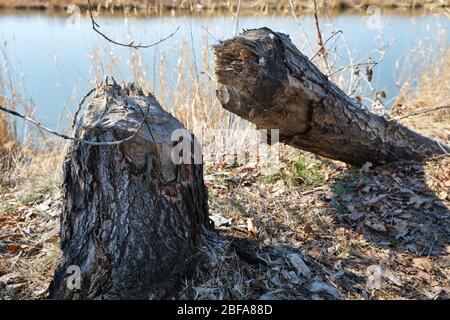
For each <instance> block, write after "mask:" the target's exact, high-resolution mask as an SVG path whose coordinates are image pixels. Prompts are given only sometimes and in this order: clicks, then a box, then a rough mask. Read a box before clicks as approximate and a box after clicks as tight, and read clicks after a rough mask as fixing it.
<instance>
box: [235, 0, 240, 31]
mask: <svg viewBox="0 0 450 320" xmlns="http://www.w3.org/2000/svg"><path fill="white" fill-rule="evenodd" d="M237 1H238V3H237V12H236V29H235V30H234V35H235V36H237V34H238V31H239V14H240V13H241V0H237Z"/></svg>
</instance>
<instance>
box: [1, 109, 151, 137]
mask: <svg viewBox="0 0 450 320" xmlns="http://www.w3.org/2000/svg"><path fill="white" fill-rule="evenodd" d="M0 111H4V112H6V113H9V114H11V115H13V116H15V117H19V118H22V119H24V120H26V121H28V122H31V123H32V124H34V125H35V126H37V127H38V128H40V129H42V130H44V131H46V132H48V133H50V134H53V135H55V136H57V137H60V138H63V139H64V140H72V141H75V142H80V143H83V144H87V145H91V146H115V145H119V144H121V143H123V142H125V141H128V140H131V139H133V138H134V137H135V136H136V135H137V134H138V133H139V131H141V129H142V126H143V125H144V123H146V119H147V116H148V114H149V111H150V108H147V112H146V114H145V117H144V119H143V120H142V122H141V123H140V124H139V127H138V128H137V130H136V131H135V132H134V133H133V134H132V135H130V136H129V137H128V138H125V139H123V140H118V141H104V142H99V141H91V140H85V139H81V138H76V137H70V136H68V135H65V134H62V133H58V132H56V131H54V130H52V129H50V128H47V127H46V126H44V125H43V124H42V123H40V122H38V121H36V120H34V119H32V118H29V117H27V116H25V115H23V114H20V113H19V112H17V111H14V110H10V109H7V108H5V107H3V106H1V105H0ZM141 111H142V110H141Z"/></svg>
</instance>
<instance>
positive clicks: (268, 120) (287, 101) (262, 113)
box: [215, 28, 450, 165]
mask: <svg viewBox="0 0 450 320" xmlns="http://www.w3.org/2000/svg"><path fill="white" fill-rule="evenodd" d="M215 56H216V75H217V81H218V83H219V85H218V89H217V96H218V99H219V100H220V102H221V104H222V106H223V107H224V108H225V109H227V110H229V111H231V112H233V113H235V114H237V115H239V116H240V117H242V118H244V119H247V120H249V121H251V122H253V123H254V124H256V126H257V127H258V128H261V129H279V135H280V141H281V142H283V143H286V144H288V145H291V146H294V147H297V148H300V149H303V150H306V151H310V152H313V153H316V154H319V155H322V156H325V157H329V158H332V159H336V160H341V161H344V162H346V163H349V164H354V165H362V164H364V163H365V162H372V163H376V164H381V163H388V162H392V161H397V160H422V159H424V158H426V157H429V156H434V155H441V154H444V153H446V152H449V151H450V148H448V147H447V146H441V145H439V144H438V143H437V142H436V141H433V140H431V139H429V138H426V137H424V136H422V135H420V134H418V133H416V132H414V131H412V130H410V129H408V128H406V127H404V126H403V125H401V124H399V123H397V122H395V121H389V120H387V119H386V118H384V117H381V116H379V115H376V114H373V113H371V112H369V111H367V110H366V109H364V108H363V107H362V106H361V104H360V103H358V102H357V101H356V100H354V99H352V98H350V97H349V96H347V95H346V94H345V93H344V92H343V91H342V90H341V89H339V88H338V87H337V86H336V85H335V84H334V83H332V82H330V81H329V80H328V79H327V77H326V76H325V75H324V74H322V73H321V72H320V70H319V69H318V68H317V67H316V66H315V65H314V64H313V63H311V62H310V61H309V60H308V58H307V57H306V56H304V55H303V54H302V53H301V52H300V51H299V50H298V49H297V48H296V47H295V46H294V45H293V44H292V42H291V41H290V39H289V37H288V36H287V35H285V34H281V33H277V32H273V31H272V30H270V29H268V28H262V29H254V30H248V31H246V32H244V33H243V34H242V35H240V36H237V37H235V38H233V39H230V40H227V41H224V42H222V43H220V44H219V45H217V46H215Z"/></svg>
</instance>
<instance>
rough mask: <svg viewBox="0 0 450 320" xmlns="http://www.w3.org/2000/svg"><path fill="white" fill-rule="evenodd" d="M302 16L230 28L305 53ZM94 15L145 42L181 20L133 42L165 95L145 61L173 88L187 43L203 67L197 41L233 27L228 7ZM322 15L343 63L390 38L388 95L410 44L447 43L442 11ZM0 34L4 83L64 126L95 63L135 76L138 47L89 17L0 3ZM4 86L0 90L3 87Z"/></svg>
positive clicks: (385, 77) (382, 74) (244, 20)
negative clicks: (280, 35)
mask: <svg viewBox="0 0 450 320" xmlns="http://www.w3.org/2000/svg"><path fill="white" fill-rule="evenodd" d="M300 21H301V27H300V26H299V25H298V24H297V22H296V21H295V19H294V17H293V16H291V15H288V14H283V15H277V14H274V15H244V16H241V17H240V18H239V25H238V28H239V29H240V30H241V29H243V28H257V27H263V26H265V27H269V28H271V29H273V30H275V31H280V32H284V33H287V34H289V35H290V36H291V38H292V40H293V42H294V43H295V44H296V45H297V46H298V47H299V48H301V49H302V51H303V52H304V53H305V54H307V55H308V56H311V55H312V54H313V53H312V52H313V51H314V50H311V49H310V46H309V44H308V41H307V40H306V39H307V38H308V39H309V41H310V42H315V29H314V21H313V19H312V17H311V16H304V17H301V18H300ZM98 22H99V23H100V25H101V30H103V31H104V32H105V33H107V34H108V35H109V36H111V37H112V38H114V39H118V40H124V39H125V41H126V39H127V37H129V36H132V38H133V39H135V40H136V41H142V42H144V43H145V42H153V41H157V40H159V39H160V38H161V37H162V36H164V35H168V34H170V33H171V32H173V31H174V30H175V29H176V28H177V27H178V26H179V27H180V30H179V31H178V32H177V33H176V34H175V35H174V36H173V37H171V38H170V39H168V40H167V41H165V42H163V43H161V44H160V45H159V46H158V47H156V48H150V49H144V50H140V51H139V55H140V56H141V57H142V61H143V62H144V63H143V66H142V68H143V71H144V77H145V81H148V82H149V83H151V87H152V88H154V90H155V93H156V95H157V96H158V95H159V94H165V95H166V96H167V95H170V92H169V93H168V92H164V93H162V92H160V91H161V90H163V89H162V88H161V87H160V85H159V81H160V76H159V72H154V70H153V68H155V69H157V70H160V68H161V63H163V64H164V70H165V73H166V75H165V78H166V79H165V81H166V82H167V83H168V84H169V88H175V86H176V81H177V79H178V78H179V75H178V73H179V72H184V71H182V69H183V68H181V67H180V62H181V65H183V64H189V63H190V60H189V59H190V57H192V45H193V49H194V51H193V52H195V53H196V54H195V56H196V62H197V69H198V72H199V73H200V74H201V76H205V73H204V72H203V73H202V71H204V70H206V69H207V68H206V66H205V65H204V61H205V60H204V59H203V57H202V56H203V54H202V53H204V52H205V48H206V52H207V54H208V55H209V56H211V55H212V49H210V47H211V45H213V44H214V43H217V41H218V40H221V39H227V38H230V37H232V36H233V35H234V34H235V32H236V19H235V17H234V16H232V15H214V16H196V17H195V16H177V17H174V16H170V15H168V16H160V17H147V18H142V17H136V18H133V17H128V18H124V17H120V16H111V17H101V18H99V19H98ZM321 24H322V31H323V33H324V39H327V38H328V37H329V36H330V35H331V32H332V31H333V29H337V30H342V32H343V34H342V36H339V37H335V38H334V39H331V40H330V41H329V43H328V45H329V46H330V47H332V48H336V49H337V51H336V52H337V53H335V52H334V51H333V52H332V53H330V54H332V55H333V56H335V57H336V62H335V63H336V65H337V66H346V65H347V64H349V63H350V61H349V59H348V56H349V53H350V55H351V56H352V58H353V59H354V60H353V62H354V63H355V62H361V61H365V60H366V59H367V57H368V56H369V55H370V56H372V57H373V58H374V59H378V58H379V57H380V52H379V51H377V49H380V48H385V47H386V46H387V45H388V46H389V48H388V49H387V50H386V53H385V55H384V59H383V61H382V63H381V64H380V65H378V66H377V67H376V68H375V69H374V70H375V71H374V75H373V80H372V85H373V87H375V88H379V89H382V90H384V91H385V92H386V94H387V97H386V104H389V103H392V102H393V101H394V99H395V97H396V96H397V95H398V93H399V88H400V84H399V83H398V82H399V80H400V79H401V76H402V72H403V70H404V69H405V68H406V67H407V66H406V65H405V64H406V63H407V62H408V61H409V58H408V57H411V54H413V55H414V50H417V48H418V47H420V48H421V50H426V51H429V52H430V53H431V54H433V53H437V52H438V51H439V50H440V49H442V46H446V45H448V44H449V43H450V31H449V29H450V28H449V27H450V21H449V19H448V18H447V17H446V16H445V15H444V14H443V13H437V14H434V13H428V14H420V15H417V16H416V15H415V14H414V12H406V13H405V12H402V13H396V12H390V13H389V14H381V15H377V14H373V13H369V14H367V15H364V14H353V13H345V12H344V13H341V14H338V15H334V16H332V17H327V18H322V20H321ZM302 31H304V32H302ZM305 35H306V36H305ZM0 41H1V46H0V48H1V49H2V54H1V55H0V65H1V66H2V73H3V78H4V86H6V83H12V84H13V86H14V89H15V90H16V91H17V92H19V93H20V95H21V97H22V99H24V100H26V101H30V103H31V104H32V107H33V109H35V111H34V115H35V117H37V118H38V119H39V120H41V121H42V122H43V123H45V124H46V125H49V126H52V127H58V128H60V129H61V127H65V126H67V124H68V123H69V119H70V118H71V116H72V113H73V110H74V109H75V108H76V105H77V102H78V101H79V100H80V99H81V97H83V96H84V94H85V93H86V92H87V91H89V89H90V88H91V87H92V85H93V84H94V83H95V80H96V78H98V76H99V73H101V74H102V75H108V74H113V75H114V77H115V78H116V80H118V81H127V82H128V81H133V80H134V77H135V74H134V72H133V69H132V68H131V67H130V65H131V61H132V58H133V55H136V51H135V50H133V49H130V48H122V47H118V46H115V45H112V44H110V43H109V42H107V41H106V40H104V39H103V38H101V37H100V36H99V35H98V34H96V33H95V32H93V31H92V29H91V26H90V20H89V19H87V18H86V17H78V16H77V15H76V14H75V15H73V14H72V15H71V16H70V15H67V16H65V15H64V14H63V15H59V16H52V15H48V14H45V13H31V14H30V13H27V14H24V13H22V12H19V13H8V14H2V13H1V12H0ZM335 41H336V42H335ZM316 48H317V46H316ZM6 57H7V59H6ZM161 57H164V62H161ZM211 61H212V59H211ZM211 63H212V62H211ZM111 65H114V68H111V67H110V66H111ZM183 70H184V69H183ZM414 72H416V73H418V72H420V71H417V70H416V71H415V70H414V69H412V74H411V75H410V76H412V77H417V76H420V74H414ZM5 79H6V80H7V81H5ZM8 81H9V82H8ZM344 84H345V82H344ZM7 89H8V88H6V89H5V88H4V91H6V92H3V93H0V94H5V95H7V96H10V95H11V92H10V90H9V91H8V90H7ZM164 90H166V91H167V88H166V89H164ZM165 101H167V100H165Z"/></svg>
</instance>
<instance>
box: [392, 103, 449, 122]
mask: <svg viewBox="0 0 450 320" xmlns="http://www.w3.org/2000/svg"><path fill="white" fill-rule="evenodd" d="M442 109H450V105H439V106H436V107H433V108H428V109H425V110H420V111H416V112H413V113H410V114H407V115H404V116H400V117H396V118H393V119H390V120H389V121H397V120H401V119H406V118H410V117H415V116H419V115H422V114H425V113H429V112H433V111H437V110H442Z"/></svg>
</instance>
